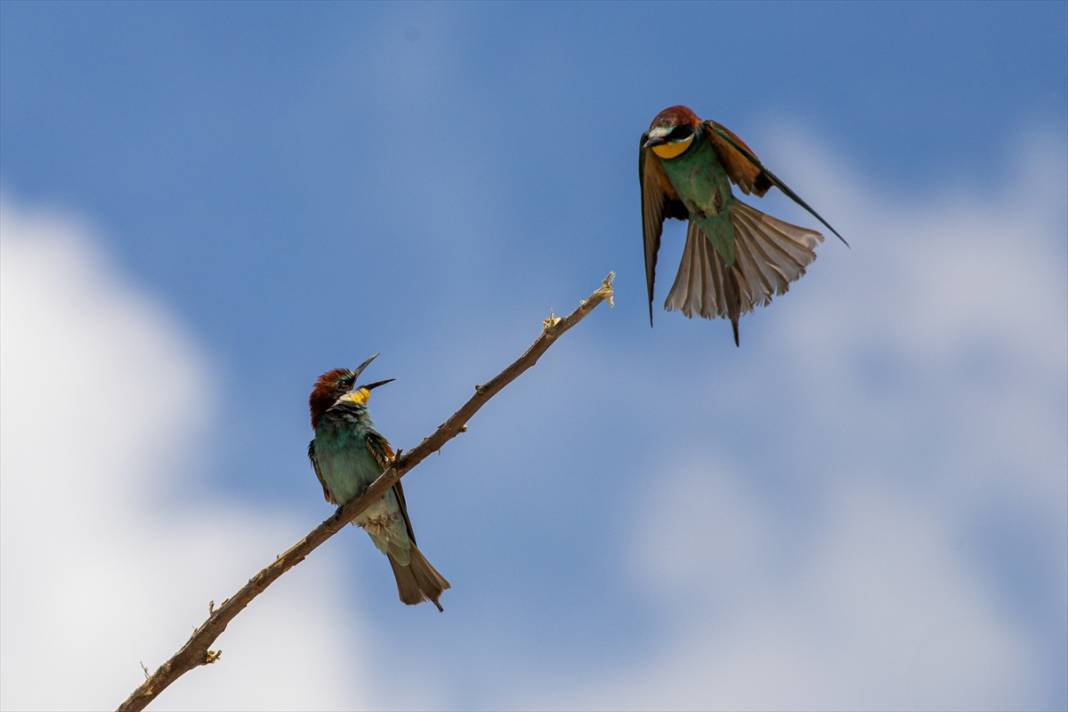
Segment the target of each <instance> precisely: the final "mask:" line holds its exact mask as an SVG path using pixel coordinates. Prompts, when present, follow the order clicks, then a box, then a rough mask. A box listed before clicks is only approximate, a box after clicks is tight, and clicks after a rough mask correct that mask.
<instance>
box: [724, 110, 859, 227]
mask: <svg viewBox="0 0 1068 712" xmlns="http://www.w3.org/2000/svg"><path fill="white" fill-rule="evenodd" d="M704 125H705V130H706V134H707V135H708V141H709V143H711V144H712V148H713V149H714V150H715V152H716V157H717V158H719V161H720V163H722V164H723V167H724V168H725V169H726V171H727V177H729V178H730V179H731V181H732V182H733V183H734V184H735V185H737V186H738V187H739V188H740V189H741V190H742V192H743V193H746V194H748V193H755V194H757V195H764V193H767V192H768V189H769V188H771V186H775V187H777V188H778V189H779V190H781V191H782V192H783V193H784V194H785V195H786V197H788V198H790V200H792V201H794V202H795V203H797V204H798V205H800V206H801V207H802V208H804V209H805V210H807V211H808V212H809V214H810V215H812V217H814V218H816V219H817V220H819V221H820V222H821V223H823V225H824V226H825V227H826V228H827V229H828V230H830V231H831V232H833V233H834V235H835V237H837V238H838V239H839V240H841V241H842V242H843V243H844V244H845V245H846V246H847V247H848V246H849V243H848V242H846V239H845V238H844V237H842V236H841V235H839V234H838V231H837V230H835V229H834V228H833V227H831V224H830V223H829V222H827V221H826V220H824V219H823V218H822V217H821V216H820V214H819V213H817V212H816V211H815V210H813V209H812V207H811V206H809V204H808V203H806V202H805V201H804V200H802V199H801V196H799V195H798V194H797V193H795V192H794V191H793V190H792V189H791V188H790V186H788V185H786V184H785V183H783V182H782V181H781V180H780V179H779V177H778V176H777V175H775V174H774V173H772V172H771V171H769V170H768V169H767V168H766V167H765V166H764V164H763V163H761V162H760V159H759V158H757V157H756V154H755V153H753V150H752V149H751V148H749V146H747V145H746V143H745V141H743V140H742V139H740V138H738V137H737V136H735V135H734V133H733V132H731V131H730V130H729V129H728V128H727V127H725V126H722V125H720V124H717V123H716V122H715V121H705V122H704Z"/></svg>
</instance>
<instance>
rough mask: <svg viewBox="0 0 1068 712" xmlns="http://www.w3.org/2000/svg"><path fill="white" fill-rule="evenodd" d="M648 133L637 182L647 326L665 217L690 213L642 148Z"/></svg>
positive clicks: (654, 159) (652, 156) (640, 152)
mask: <svg viewBox="0 0 1068 712" xmlns="http://www.w3.org/2000/svg"><path fill="white" fill-rule="evenodd" d="M647 138H648V134H644V133H643V134H642V137H641V139H640V140H639V141H638V182H639V183H640V184H641V190H642V238H643V240H644V242H645V284H646V286H647V287H648V290H649V326H652V325H653V283H654V282H655V281H656V255H657V252H659V251H660V235H661V233H662V232H663V231H664V220H665V219H667V218H678V219H679V220H686V219H687V218H689V217H690V213H689V212H688V211H687V210H686V206H685V205H683V203H682V201H681V200H679V196H678V194H677V193H676V192H675V188H674V187H672V185H671V181H670V180H669V179H668V177H667V174H666V173H665V172H664V168H663V167H662V166H661V165H660V160H659V159H658V158H657V157H656V154H654V153H653V152H652V151H651V150H650V149H648V148H643V146H644V145H645V141H646V139H647Z"/></svg>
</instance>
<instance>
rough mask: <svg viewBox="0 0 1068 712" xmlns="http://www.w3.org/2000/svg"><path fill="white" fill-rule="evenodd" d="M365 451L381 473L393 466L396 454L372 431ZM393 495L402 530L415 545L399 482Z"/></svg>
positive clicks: (380, 435) (381, 436)
mask: <svg viewBox="0 0 1068 712" xmlns="http://www.w3.org/2000/svg"><path fill="white" fill-rule="evenodd" d="M367 449H368V450H369V451H370V452H371V456H372V457H374V459H375V461H376V462H377V463H378V466H379V467H380V468H382V472H385V471H386V468H387V467H389V466H390V465H391V464H393V458H394V457H396V453H395V452H393V448H392V447H390V444H389V441H388V440H386V438H385V436H384V435H382V434H381V433H378V432H376V431H374V430H372V431H370V432H368V433H367ZM393 494H394V495H395V496H396V497H397V504H398V505H400V511H401V516H402V517H404V528H405V529H407V530H408V538H409V539H411V540H412V544H415V532H414V531H413V530H412V520H411V519H410V518H409V517H408V503H407V502H406V501H405V500H404V488H403V487H401V483H400V481H398V482H397V484H395V485H393Z"/></svg>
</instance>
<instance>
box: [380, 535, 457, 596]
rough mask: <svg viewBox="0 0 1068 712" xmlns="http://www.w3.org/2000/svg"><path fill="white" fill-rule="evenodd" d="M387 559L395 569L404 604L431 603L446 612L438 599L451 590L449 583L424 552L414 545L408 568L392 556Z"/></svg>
mask: <svg viewBox="0 0 1068 712" xmlns="http://www.w3.org/2000/svg"><path fill="white" fill-rule="evenodd" d="M387 558H388V559H389V565H390V566H391V567H393V576H394V578H396V579H397V593H398V594H400V600H401V601H402V602H404V603H407V604H408V605H409V606H414V605H415V604H417V603H422V602H423V601H430V602H431V603H433V604H434V605H435V606H437V609H438V610H439V611H443V610H444V609H443V608H442V607H441V604H440V603H438V599H439V598H440V597H441V594H442V593H444V592H445V589H447V588H450V586H449V582H448V581H446V580H445V577H444V576H442V575H441V574H440V573H438V570H437V569H435V568H434V567H433V565H431V563H430V562H429V561H427V560H426V557H425V556H423V552H421V551H419V549H418V548H417V547H416V546H415V544H414V543H413V544H412V548H411V551H410V554H409V561H408V565H407V566H404V565H402V564H399V563H397V561H396V560H395V559H394V558H393V557H392V556H388V557H387Z"/></svg>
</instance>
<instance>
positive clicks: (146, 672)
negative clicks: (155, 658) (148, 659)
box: [138, 660, 152, 680]
mask: <svg viewBox="0 0 1068 712" xmlns="http://www.w3.org/2000/svg"><path fill="white" fill-rule="evenodd" d="M138 662H140V663H141V670H143V671H144V673H145V679H146V680H147V679H148V678H150V677H152V675H150V674H149V672H148V668H147V667H145V661H144V660H139V661H138Z"/></svg>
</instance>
